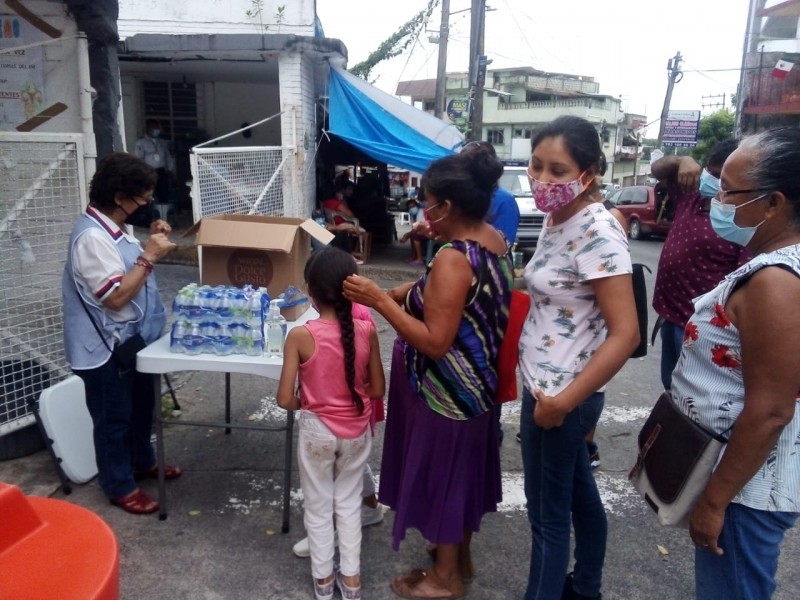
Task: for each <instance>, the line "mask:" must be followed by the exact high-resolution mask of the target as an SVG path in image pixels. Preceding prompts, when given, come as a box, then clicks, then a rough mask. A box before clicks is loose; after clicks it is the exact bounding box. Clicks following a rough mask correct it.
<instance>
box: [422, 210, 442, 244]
mask: <svg viewBox="0 0 800 600" xmlns="http://www.w3.org/2000/svg"><path fill="white" fill-rule="evenodd" d="M439 204H441V203H437V204H434V205H433V206H431V207H428V208H426V209H424V210H423V211H422V212H423V214H424V215H425V221H427V222H428V226H429V227H430V229H431V233H432V234H433V235H437V236H438V235H439V232H438V231H437V230H436V223H438V222H439V221H441V220H442V219H444V217H439V218H438V219H431V217H430V211H431V210H432V209H434V208H436V207H437V206H439Z"/></svg>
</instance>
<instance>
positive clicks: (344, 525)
mask: <svg viewBox="0 0 800 600" xmlns="http://www.w3.org/2000/svg"><path fill="white" fill-rule="evenodd" d="M298 432H299V433H298V442H297V462H298V465H299V467H300V485H301V487H302V488H303V497H304V498H305V500H304V503H303V505H304V508H305V515H304V517H303V522H304V524H305V526H306V533H308V545H309V548H310V550H311V575H312V576H313V577H314V578H315V579H325V578H326V577H328V576H329V575H330V574H331V573H333V551H334V545H333V531H334V518H335V521H336V530H337V531H338V532H339V562H340V568H341V571H342V575H345V576H348V577H349V576H353V575H359V574H360V572H361V493H362V489H363V485H364V483H363V481H364V465H365V464H366V462H367V458H368V457H369V452H370V449H371V447H372V437H371V435H370V432H369V427H367V428H366V429H365V430H364V433H363V434H362V435H361V436H359V437H357V438H355V439H340V438H337V437H336V436H335V435H333V433H331V431H330V429H328V428H327V426H326V425H325V424H324V423H323V422H322V421H321V420H320V419H319V417H317V416H316V415H315V414H314V413H312V412H310V411H306V410H301V411H300V417H299V418H298Z"/></svg>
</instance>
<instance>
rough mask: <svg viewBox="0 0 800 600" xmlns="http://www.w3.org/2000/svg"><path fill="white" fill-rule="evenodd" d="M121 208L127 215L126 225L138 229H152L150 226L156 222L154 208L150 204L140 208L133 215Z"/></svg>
mask: <svg viewBox="0 0 800 600" xmlns="http://www.w3.org/2000/svg"><path fill="white" fill-rule="evenodd" d="M119 208H120V210H121V211H122V212H124V213H125V215H126V216H125V223H127V224H128V225H134V226H136V227H150V224H151V223H152V222H153V221H154V220H155V219H154V218H153V206H152V205H151V204H149V203H148V204H145V205H143V206H140V207H139V208H137V209H136V210H135V211H133V212H132V213H128V212H126V211H125V209H124V208H122V206H120V207H119Z"/></svg>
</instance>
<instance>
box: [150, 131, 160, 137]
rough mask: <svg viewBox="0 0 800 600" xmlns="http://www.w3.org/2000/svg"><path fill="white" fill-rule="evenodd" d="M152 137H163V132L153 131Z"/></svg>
mask: <svg viewBox="0 0 800 600" xmlns="http://www.w3.org/2000/svg"><path fill="white" fill-rule="evenodd" d="M150 135H151V136H153V137H154V138H157V137H159V136H160V135H161V130H160V129H153V132H152V133H151V134H150Z"/></svg>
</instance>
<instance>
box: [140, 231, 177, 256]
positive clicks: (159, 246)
mask: <svg viewBox="0 0 800 600" xmlns="http://www.w3.org/2000/svg"><path fill="white" fill-rule="evenodd" d="M168 227H169V225H168ZM174 249H175V244H173V243H172V242H170V241H169V238H168V237H167V236H166V235H164V234H163V233H154V234H153V235H151V236H150V237H149V238H147V244H146V245H145V247H144V252H142V254H143V255H144V257H145V258H146V259H147V260H149V261H150V262H152V263H154V262H157V261H159V260H161V259H162V258H164V257H165V256H166V255H167V254H169V252H171V251H172V250H174Z"/></svg>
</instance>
